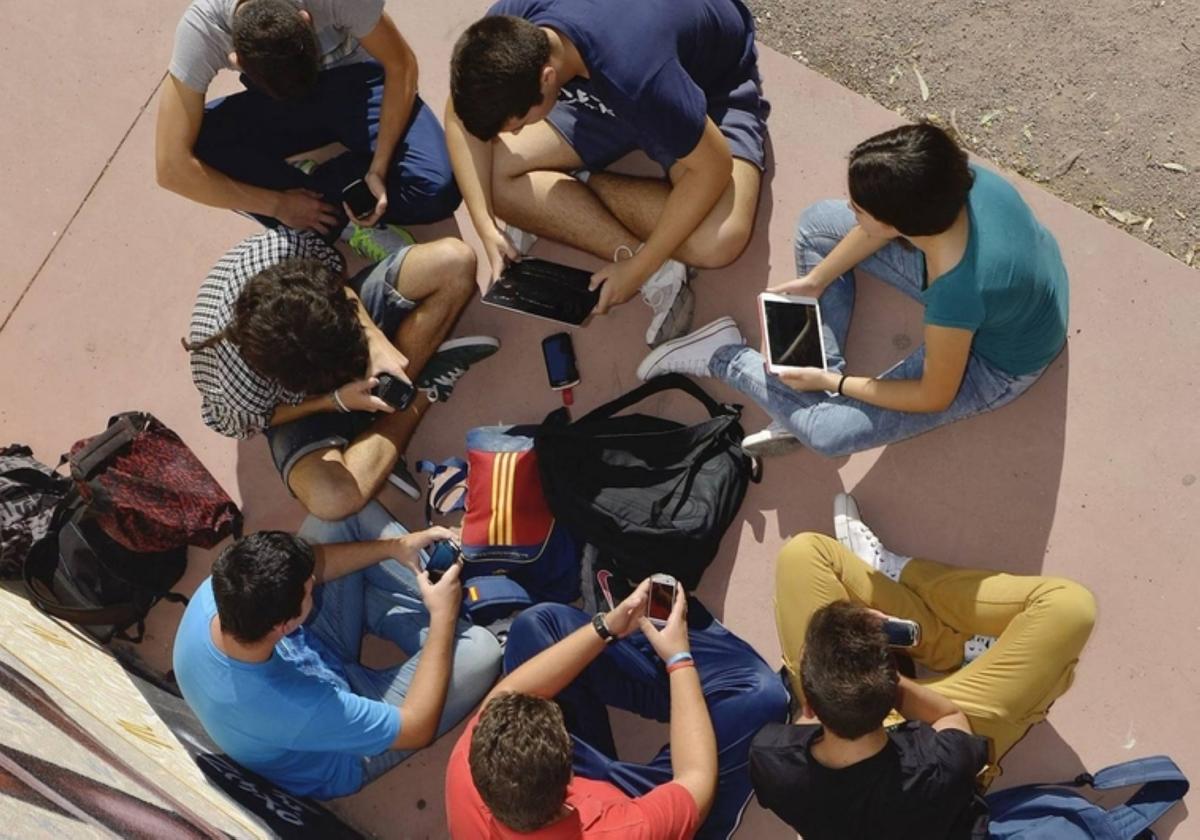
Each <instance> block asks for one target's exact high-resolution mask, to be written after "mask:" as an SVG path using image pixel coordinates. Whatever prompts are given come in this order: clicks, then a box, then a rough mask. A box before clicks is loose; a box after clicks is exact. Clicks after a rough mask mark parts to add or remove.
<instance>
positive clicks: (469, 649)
mask: <svg viewBox="0 0 1200 840" xmlns="http://www.w3.org/2000/svg"><path fill="white" fill-rule="evenodd" d="M503 661H504V651H503V649H501V647H500V642H499V641H497V640H496V637H495V636H493V635H492V633H491V632H490V631H489V630H485V629H484V628H482V627H470V628H468V629H467V631H466V632H465V633H463V635H462V638H461V639H460V640H459V643H458V645H457V646H456V648H455V651H454V665H455V671H456V672H458V674H459V675H460V676H461V677H463V678H464V679H465V681H466V682H468V683H469V684H470V685H473V686H475V687H476V688H478V689H479V696H483V694H484V693H486V692H487V690H488V689H489V688H490V687H491V686H492V684H493V683H494V682H495V681H496V678H497V677H498V676H500V664H501V663H502V662H503Z"/></svg>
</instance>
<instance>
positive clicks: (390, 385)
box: [374, 373, 414, 411]
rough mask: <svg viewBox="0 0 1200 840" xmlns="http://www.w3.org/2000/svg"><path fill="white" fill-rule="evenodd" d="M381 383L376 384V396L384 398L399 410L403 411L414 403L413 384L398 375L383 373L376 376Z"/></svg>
mask: <svg viewBox="0 0 1200 840" xmlns="http://www.w3.org/2000/svg"><path fill="white" fill-rule="evenodd" d="M375 378H376V379H377V380H379V384H378V385H376V386H375V390H374V393H375V396H377V397H379V399H381V400H383V401H384V402H385V403H387V404H388V405H390V406H391V407H392V408H394V409H396V410H397V411H403V410H404V409H406V408H408V406H409V404H410V403H412V398H413V393H414V392H413V386H412V385H410V384H409V383H407V382H405V381H404V380H403V379H401V378H400V377H398V376H392V374H390V373H381V374H379V376H377V377H375Z"/></svg>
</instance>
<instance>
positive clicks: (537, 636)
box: [504, 603, 580, 672]
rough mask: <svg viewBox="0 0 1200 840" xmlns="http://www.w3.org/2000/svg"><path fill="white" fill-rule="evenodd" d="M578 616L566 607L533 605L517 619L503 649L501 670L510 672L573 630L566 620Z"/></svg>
mask: <svg viewBox="0 0 1200 840" xmlns="http://www.w3.org/2000/svg"><path fill="white" fill-rule="evenodd" d="M577 613H579V611H578V610H576V609H575V608H574V607H569V606H567V605H566V604H549V603H542V604H535V605H534V606H532V607H530V608H529V609H527V610H525V611H524V612H522V613H521V614H520V615H519V616H517V619H516V621H514V622H513V623H512V627H510V628H509V630H508V641H507V642H506V643H505V645H504V670H505V671H506V672H508V671H512V670H513V669H514V668H516V667H517V666H519V665H520V664H521V663H523V662H525V661H526V660H527V659H530V658H532V657H533V656H535V655H537V654H538V653H540V652H541V651H543V650H545V649H546V648H548V647H550V646H551V645H553V644H554V643H555V642H557V641H558V640H559V639H562V638H564V637H565V636H567V635H568V634H569V633H570V632H571V631H572V630H574V629H575V627H577V626H580V625H579V622H578V620H576V621H575V622H574V623H573V625H572V623H571V622H569V621H568V618H569V617H571V616H574V615H575V614H577Z"/></svg>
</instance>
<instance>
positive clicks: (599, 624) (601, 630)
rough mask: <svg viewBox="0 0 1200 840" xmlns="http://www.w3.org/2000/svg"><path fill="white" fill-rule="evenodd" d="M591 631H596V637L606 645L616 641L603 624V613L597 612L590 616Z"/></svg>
mask: <svg viewBox="0 0 1200 840" xmlns="http://www.w3.org/2000/svg"><path fill="white" fill-rule="evenodd" d="M592 629H594V630H595V631H596V635H597V636H599V637H600V639H601V640H602V641H603V642H604V644H606V645H611V644H612V643H613V642H615V641H616V640H617V637H616V636H614V635H613V634H612V631H611V630H609V629H608V625H607V624H605V623H604V613H602V612H598V613H596V614H595V615H594V616H592Z"/></svg>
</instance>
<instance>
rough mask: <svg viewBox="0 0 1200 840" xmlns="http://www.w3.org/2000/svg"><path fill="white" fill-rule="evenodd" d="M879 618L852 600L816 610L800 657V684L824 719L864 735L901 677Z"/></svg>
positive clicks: (840, 732) (841, 730) (842, 732)
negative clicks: (851, 601)
mask: <svg viewBox="0 0 1200 840" xmlns="http://www.w3.org/2000/svg"><path fill="white" fill-rule="evenodd" d="M899 679H900V678H899V675H898V673H897V671H896V663H895V660H894V659H893V658H892V654H891V651H890V650H889V649H888V644H887V636H886V635H885V634H884V632H883V627H882V626H881V625H880V622H879V618H878V617H877V616H875V615H872V614H871V613H870V612H868V611H867V610H866V609H865V608H863V607H860V606H856V605H854V604H851V603H850V602H848V601H837V602H834V603H832V604H828V605H826V606H824V607H821V609H819V610H817V611H816V612H815V613H813V617H812V618H811V619H810V620H809V623H808V632H807V633H806V634H805V637H804V655H803V656H802V657H801V659H800V686H801V689H802V690H803V691H804V697H805V699H806V700H807V701H808V705H809V706H811V707H812V710H813V712H815V713H816V715H817V718H818V719H819V720H820V721H821V725H822V726H824V727H825V728H826V729H828V730H829V731H830V732H832V733H833V734H834V735H837V736H839V737H841V738H848V739H854V738H861V737H862V736H864V735H868V734H870V733H871V732H874V731H875V730H876V729H878V728H879V727H880V726H881V725H882V724H883V720H884V718H886V717H887V715H888V712H889V711H891V709H892V707H893V706H894V705H895V703H896V686H897V684H898V683H899Z"/></svg>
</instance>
